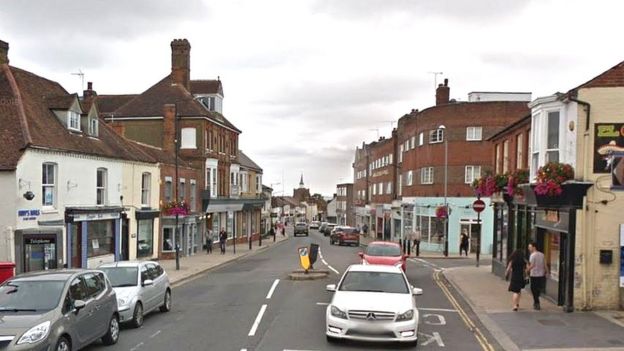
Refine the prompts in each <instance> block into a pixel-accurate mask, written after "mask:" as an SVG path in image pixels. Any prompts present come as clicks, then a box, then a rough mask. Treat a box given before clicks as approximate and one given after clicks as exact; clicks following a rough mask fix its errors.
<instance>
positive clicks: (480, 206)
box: [472, 199, 485, 213]
mask: <svg viewBox="0 0 624 351" xmlns="http://www.w3.org/2000/svg"><path fill="white" fill-rule="evenodd" d="M472 209H473V210H475V212H477V213H479V212H482V211H483V210H485V202H483V200H480V199H477V200H475V202H473V203H472Z"/></svg>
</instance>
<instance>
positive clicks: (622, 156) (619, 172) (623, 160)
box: [611, 152, 624, 190]
mask: <svg viewBox="0 0 624 351" xmlns="http://www.w3.org/2000/svg"><path fill="white" fill-rule="evenodd" d="M611 188H612V189H615V190H624V152H615V153H613V154H612V160H611Z"/></svg>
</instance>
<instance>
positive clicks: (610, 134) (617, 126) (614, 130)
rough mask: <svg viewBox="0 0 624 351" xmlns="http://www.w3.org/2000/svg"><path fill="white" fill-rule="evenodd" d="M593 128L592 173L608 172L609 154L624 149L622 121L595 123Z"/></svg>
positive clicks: (609, 169)
mask: <svg viewBox="0 0 624 351" xmlns="http://www.w3.org/2000/svg"><path fill="white" fill-rule="evenodd" d="M595 128H596V129H595V131H594V173H609V172H610V171H611V162H612V160H613V159H612V158H611V156H610V154H611V153H612V152H618V151H619V152H622V151H624V123H596V127H595Z"/></svg>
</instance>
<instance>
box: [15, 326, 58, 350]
mask: <svg viewBox="0 0 624 351" xmlns="http://www.w3.org/2000/svg"><path fill="white" fill-rule="evenodd" d="M48 333H50V321H46V322H43V323H41V324H39V325H36V326H34V327H32V328H30V329H28V331H27V332H25V333H24V335H22V337H21V338H19V340H18V341H17V345H20V344H34V343H36V342H39V341H41V340H43V339H45V338H46V337H47V336H48Z"/></svg>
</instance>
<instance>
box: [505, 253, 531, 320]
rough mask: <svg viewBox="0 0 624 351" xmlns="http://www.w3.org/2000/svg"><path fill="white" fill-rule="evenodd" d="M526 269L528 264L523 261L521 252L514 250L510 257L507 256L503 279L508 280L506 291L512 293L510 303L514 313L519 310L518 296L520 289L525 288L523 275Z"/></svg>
mask: <svg viewBox="0 0 624 351" xmlns="http://www.w3.org/2000/svg"><path fill="white" fill-rule="evenodd" d="M527 268H528V264H527V262H526V260H525V259H524V254H523V253H522V250H520V249H516V250H515V251H514V252H513V253H512V254H511V256H509V262H508V263H507V270H506V271H505V277H506V278H508V279H509V289H508V290H509V291H510V292H512V293H513V295H512V297H511V301H512V303H513V310H514V311H518V309H519V308H520V294H521V293H522V289H524V287H525V286H526V277H525V273H526V271H527Z"/></svg>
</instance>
